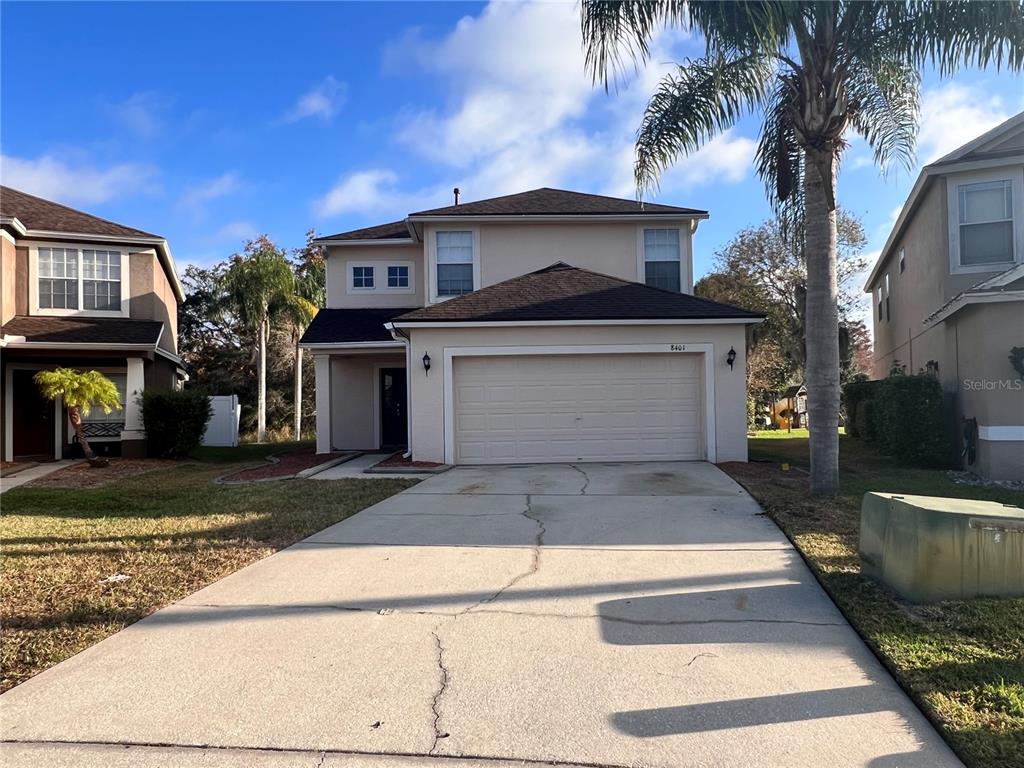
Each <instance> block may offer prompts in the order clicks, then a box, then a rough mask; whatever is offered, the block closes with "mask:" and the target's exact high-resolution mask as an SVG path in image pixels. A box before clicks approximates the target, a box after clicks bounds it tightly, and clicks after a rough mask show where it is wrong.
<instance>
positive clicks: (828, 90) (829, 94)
mask: <svg viewBox="0 0 1024 768" xmlns="http://www.w3.org/2000/svg"><path fill="white" fill-rule="evenodd" d="M666 25H680V26H684V27H686V28H688V29H690V30H692V31H694V32H696V33H699V34H700V35H701V36H702V37H703V38H704V42H705V47H706V51H705V56H704V58H701V59H694V60H690V61H686V62H684V63H682V64H680V65H679V66H678V67H677V69H676V71H674V72H673V73H671V74H669V75H667V76H666V77H665V78H664V79H663V80H662V81H661V83H660V84H659V86H658V88H657V90H656V92H655V93H654V95H653V96H652V97H651V99H650V101H649V103H648V105H647V109H646V112H645V114H644V117H643V120H642V122H641V125H640V128H639V130H638V131H637V138H636V162H635V168H634V171H635V177H636V183H637V188H638V191H639V193H640V194H641V195H642V194H643V193H645V192H647V191H650V190H652V189H654V188H656V187H657V183H658V178H659V176H660V174H661V173H662V171H664V170H665V168H666V167H667V166H669V165H670V164H671V163H673V162H674V161H675V160H676V159H677V158H679V157H680V156H681V155H684V154H687V153H690V152H693V151H695V150H697V149H698V148H699V147H700V146H701V145H702V144H704V143H705V142H707V141H708V140H710V139H711V138H712V137H714V136H715V135H716V134H718V133H721V132H723V131H726V130H728V129H729V128H731V127H732V126H733V125H735V123H736V121H737V120H738V119H739V118H740V117H741V116H742V115H743V114H745V113H751V112H756V111H758V110H760V112H761V113H762V115H763V124H762V130H761V140H760V143H759V145H758V148H757V171H758V175H759V176H760V177H761V179H762V180H763V181H764V182H765V184H766V186H767V187H768V193H769V196H770V197H771V198H772V200H773V202H775V203H776V204H777V205H779V207H781V208H783V209H788V210H790V211H796V212H798V219H797V220H798V221H799V225H800V226H801V227H802V230H803V232H804V255H805V258H806V260H807V305H806V312H807V328H808V333H807V390H808V412H809V416H810V424H811V441H810V443H811V444H810V448H811V477H810V485H811V492H812V493H815V494H834V493H836V492H837V490H838V485H839V436H838V418H839V334H838V321H839V317H838V310H837V306H836V301H837V287H836V168H837V165H838V162H839V159H840V157H841V155H842V151H843V149H844V148H845V146H846V136H847V132H848V131H853V132H854V133H856V134H859V135H860V136H862V137H863V138H864V139H865V140H866V141H867V142H868V144H869V145H870V146H871V148H872V150H873V152H874V157H875V161H876V163H877V164H878V165H879V166H881V167H882V168H883V170H884V169H887V168H889V167H891V166H892V165H893V164H894V163H901V164H903V165H904V166H907V167H909V166H910V165H911V163H912V162H913V156H914V148H915V142H916V137H917V127H918V114H919V109H918V104H919V98H920V87H921V78H920V74H919V70H920V69H921V67H923V66H924V65H926V64H930V65H932V66H934V67H936V68H938V70H939V71H940V72H941V73H943V74H947V73H949V72H951V71H953V70H954V69H956V68H957V67H958V66H961V65H971V64H973V65H978V66H987V65H989V64H994V65H996V66H997V67H1002V66H1006V67H1008V68H1010V69H1015V70H1019V69H1020V68H1021V64H1022V60H1024V5H1022V3H1021V2H1020V1H1019V0H1014V2H1005V3H1003V2H998V3H997V2H991V3H990V2H964V1H960V2H922V1H913V2H911V1H907V2H853V1H850V0H843V1H842V2H767V1H764V2H729V3H725V2H702V1H695V0H688V1H687V2H682V0H660V1H659V0H650V1H648V2H636V3H634V2H623V1H621V0H583V3H582V30H583V41H584V46H585V49H586V62H587V67H588V69H589V70H590V72H591V74H592V76H593V77H594V79H595V80H600V81H603V83H604V85H605V87H606V88H607V87H608V85H609V82H610V81H611V80H612V79H614V77H615V76H616V75H617V74H618V73H619V72H620V71H621V67H622V64H623V56H624V55H625V57H626V58H627V59H630V60H632V62H633V63H634V64H639V63H640V62H642V61H646V60H647V58H648V56H649V54H650V44H651V40H652V38H653V35H654V34H655V32H656V31H657V29H658V28H659V27H661V26H666Z"/></svg>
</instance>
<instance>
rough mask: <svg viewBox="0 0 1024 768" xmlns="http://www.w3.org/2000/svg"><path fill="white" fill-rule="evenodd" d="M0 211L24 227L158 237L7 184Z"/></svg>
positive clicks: (1, 191)
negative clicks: (15, 219)
mask: <svg viewBox="0 0 1024 768" xmlns="http://www.w3.org/2000/svg"><path fill="white" fill-rule="evenodd" d="M0 215H2V216H10V217H12V218H17V219H18V221H20V222H21V223H22V224H24V225H25V228H26V229H41V230H46V231H52V232H73V233H80V234H84V235H113V236H115V237H160V236H159V235H152V234H150V233H149V232H143V231H142V230H141V229H133V228H132V227H126V226H123V225H121V224H115V223H114V222H112V221H107V220H106V219H101V218H99V217H98V216H93V215H91V214H88V213H83V212H82V211H76V210H75V209H74V208H68V207H67V206H66V205H61V204H60V203H54V202H52V201H50V200H44V199H43V198H41V197H36V196H35V195H29V194H27V193H25V192H20V191H18V190H17V189H11V188H10V187H0Z"/></svg>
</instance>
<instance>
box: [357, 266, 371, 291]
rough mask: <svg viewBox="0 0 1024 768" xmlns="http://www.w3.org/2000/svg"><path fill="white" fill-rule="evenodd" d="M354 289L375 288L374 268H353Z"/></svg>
mask: <svg viewBox="0 0 1024 768" xmlns="http://www.w3.org/2000/svg"><path fill="white" fill-rule="evenodd" d="M352 287H353V288H373V267H352Z"/></svg>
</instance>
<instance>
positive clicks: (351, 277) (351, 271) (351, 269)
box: [345, 261, 377, 293]
mask: <svg viewBox="0 0 1024 768" xmlns="http://www.w3.org/2000/svg"><path fill="white" fill-rule="evenodd" d="M366 268H369V270H370V273H371V274H372V275H373V285H372V286H370V287H368V288H367V287H363V286H359V287H356V285H355V278H356V275H355V271H356V270H357V269H366ZM345 270H346V271H347V273H348V277H347V280H348V292H349V293H373V292H374V291H376V290H377V265H376V264H374V263H373V262H365V261H350V262H348V263H346V264H345Z"/></svg>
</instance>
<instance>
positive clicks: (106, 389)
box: [33, 368, 121, 467]
mask: <svg viewBox="0 0 1024 768" xmlns="http://www.w3.org/2000/svg"><path fill="white" fill-rule="evenodd" d="M33 379H34V380H35V382H36V384H38V385H39V389H40V391H41V392H42V393H43V397H45V398H47V399H48V400H56V399H57V398H58V397H60V398H63V400H64V407H65V408H66V409H67V412H68V420H69V421H70V422H71V426H72V427H73V428H74V430H75V439H76V440H78V444H79V445H80V446H82V453H84V454H85V458H87V459H88V460H89V464H91V465H92V466H94V467H105V466H107V465H108V464H109V463H110V462H109V461H107V460H106V459H104V458H101V457H99V456H97V455H96V454H95V453H94V452H93V450H92V448H91V447H90V446H89V441H88V440H86V438H85V432H84V431H83V430H82V417H83V416H88V415H89V412H90V411H91V410H92V409H93V408H102V409H103V412H104V413H110V412H111V411H113V410H116V409H118V408H120V407H121V395H120V394H118V392H117V387H116V386H115V385H114V382H112V381H111V380H110V379H108V378H107V377H106V376H104V375H103V374H102V373H100V372H99V371H84V372H82V371H75V370H72V369H71V368H57V369H56V370H53V371H40V372H39V373H37V374H36V375H35V376H34V377H33Z"/></svg>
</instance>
